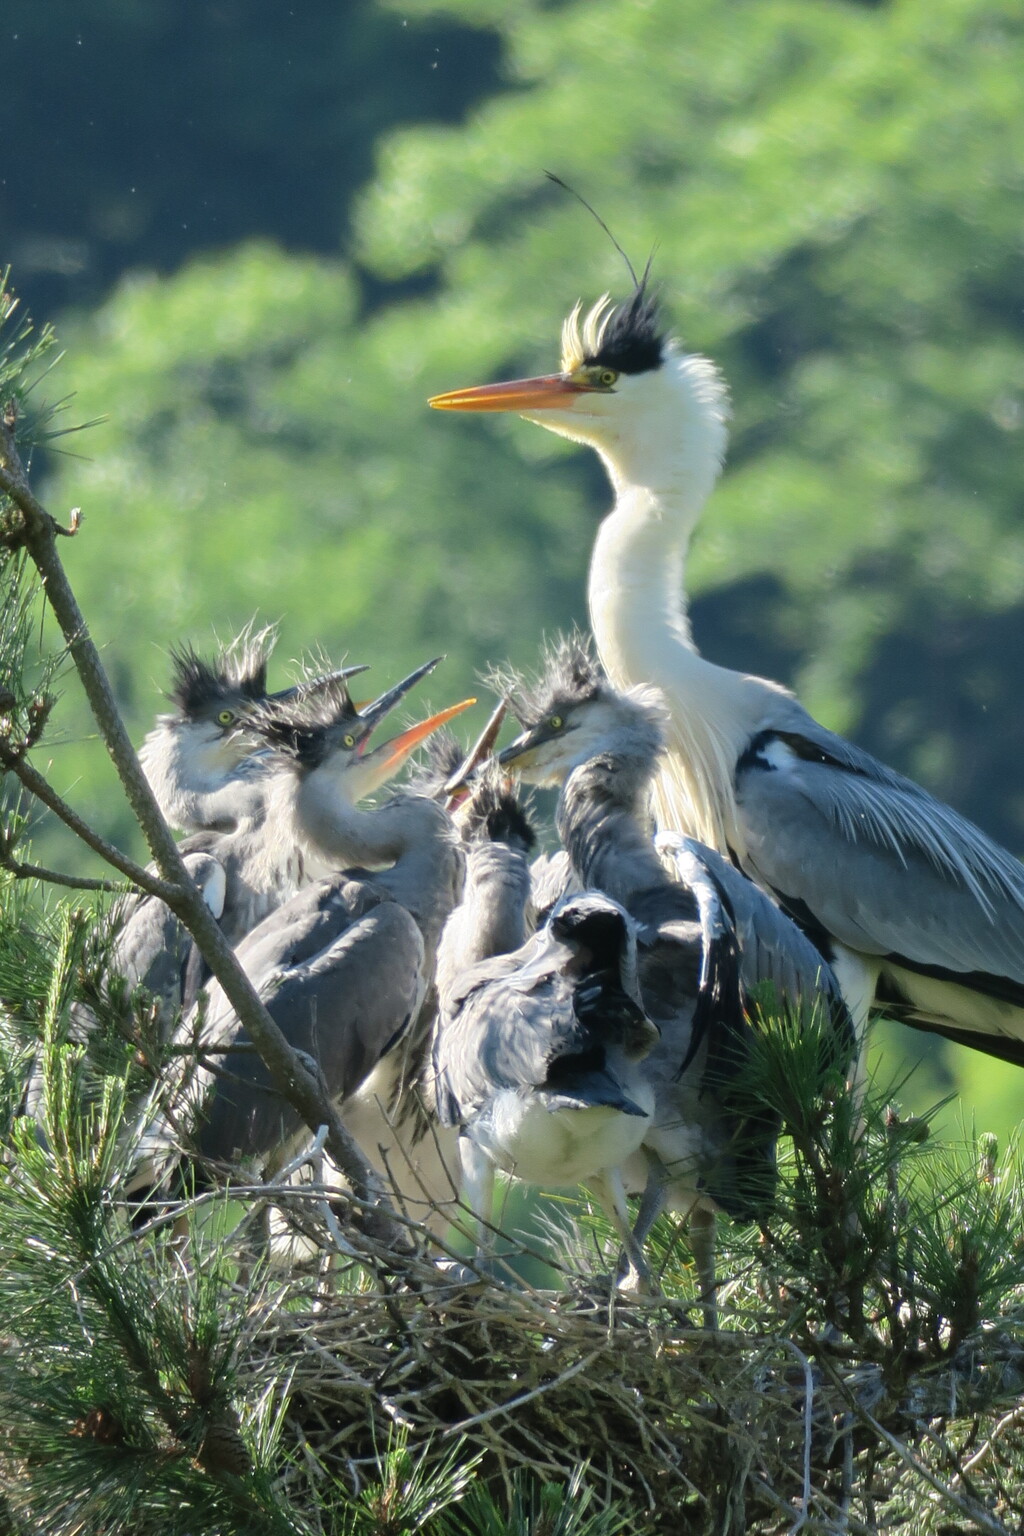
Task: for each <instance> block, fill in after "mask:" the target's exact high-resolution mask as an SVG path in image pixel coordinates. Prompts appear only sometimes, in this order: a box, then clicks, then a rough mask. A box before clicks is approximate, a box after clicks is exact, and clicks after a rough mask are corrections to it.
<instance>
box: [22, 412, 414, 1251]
mask: <svg viewBox="0 0 1024 1536" xmlns="http://www.w3.org/2000/svg"><path fill="white" fill-rule="evenodd" d="M14 425H15V412H14V407H13V404H8V406H7V407H6V408H5V411H4V417H3V421H2V423H0V491H2V492H3V493H4V494H5V495H6V496H7V497H8V498H9V500H10V501H11V502H12V503H13V504H14V506H15V507H16V508H17V510H18V512H19V513H20V526H17V527H14V528H10V527H8V528H7V529H6V530H5V531H4V537H5V539H6V541H7V542H8V543H9V544H10V545H11V547H18V546H23V547H24V548H25V549H26V550H27V552H28V554H29V556H30V557H31V559H32V561H33V563H34V564H35V566H36V569H37V570H38V571H39V574H40V576H41V578H42V581H43V585H44V588H45V591H46V597H47V601H48V602H49V604H50V606H51V608H52V609H53V612H54V615H55V617H56V619H57V623H58V625H59V626H60V629H61V633H62V634H63V636H64V639H65V641H66V643H67V647H68V650H69V652H70V654H71V657H72V660H73V662H74V664H75V667H76V669H77V672H78V675H79V678H80V680H81V683H82V686H83V688H84V690H85V694H86V697H87V699H88V701H89V704H90V707H91V709H92V712H93V715H94V717H95V720H96V723H97V725H98V726H99V729H100V734H101V735H102V737H103V741H104V744H105V746H106V748H107V751H108V753H109V754H110V757H111V760H112V761H113V764H114V767H115V769H116V770H117V774H118V777H119V778H120V780H121V783H122V786H123V788H124V791H125V794H126V796H127V799H128V803H129V805H130V806H131V808H132V810H133V812H134V813H135V816H136V819H137V820H138V822H139V825H140V827H141V828H142V831H143V835H144V836H145V839H146V842H147V844H148V846H149V849H150V852H151V854H152V856H153V860H154V862H155V864H156V866H157V869H158V871H159V873H160V877H161V879H162V881H163V882H165V886H164V892H165V893H164V892H161V893H159V894H161V895H162V899H163V900H165V901H166V902H167V905H168V906H169V907H170V908H171V910H172V911H173V912H174V913H175V915H176V916H177V917H179V918H180V919H181V921H182V922H183V923H184V925H185V927H186V928H187V929H188V931H189V932H190V933H191V935H192V937H193V938H194V939H195V941H196V944H197V945H198V947H199V950H200V953H201V954H202V956H203V958H204V959H205V961H206V962H207V964H208V965H209V967H210V970H211V971H212V973H213V975H214V976H215V977H216V979H217V981H218V982H219V983H220V985H221V986H222V987H223V989H224V993H225V996H226V997H227V998H228V1000H229V1001H230V1003H231V1005H232V1007H233V1008H234V1009H235V1011H236V1013H237V1014H238V1017H239V1019H240V1020H241V1022H242V1024H243V1025H244V1027H245V1028H246V1030H247V1031H248V1033H249V1035H250V1038H251V1039H252V1040H253V1042H254V1044H255V1045H256V1048H257V1049H258V1050H259V1052H260V1055H261V1056H262V1057H263V1060H264V1061H265V1063H266V1065H267V1068H268V1070H269V1071H270V1073H271V1075H272V1076H273V1078H274V1080H275V1083H276V1084H277V1086H278V1087H279V1088H280V1090H281V1092H282V1093H283V1094H284V1096H285V1098H287V1100H288V1102H289V1103H290V1104H291V1105H292V1106H293V1107H294V1108H295V1110H296V1111H297V1112H298V1113H299V1114H300V1115H301V1117H302V1119H303V1120H304V1121H305V1123H306V1124H307V1125H308V1126H309V1127H310V1129H311V1130H312V1131H314V1132H316V1131H317V1130H318V1129H319V1127H320V1126H321V1125H326V1126H327V1128H328V1134H327V1149H328V1152H329V1153H330V1156H331V1158H332V1159H333V1161H334V1162H335V1164H336V1165H337V1167H338V1168H339V1170H340V1171H341V1173H342V1174H343V1175H344V1176H345V1178H346V1179H347V1180H348V1181H349V1183H350V1184H351V1186H352V1189H353V1192H354V1193H355V1194H356V1196H357V1197H358V1198H359V1199H362V1200H367V1201H372V1202H373V1203H374V1204H375V1205H376V1206H377V1207H378V1208H379V1210H380V1212H381V1214H382V1217H383V1219H384V1220H385V1223H386V1224H387V1215H388V1214H389V1213H390V1205H389V1202H388V1201H387V1198H386V1196H385V1194H384V1191H383V1188H382V1186H381V1183H380V1180H379V1179H378V1178H377V1176H376V1175H375V1174H374V1172H373V1170H372V1169H371V1168H370V1165H369V1163H368V1162H367V1161H366V1159H365V1158H364V1157H363V1155H362V1153H361V1152H360V1151H359V1149H358V1147H357V1146H356V1144H355V1142H354V1141H353V1140H352V1138H351V1136H350V1135H349V1134H348V1132H347V1131H346V1129H345V1127H344V1126H343V1125H342V1123H341V1120H340V1118H339V1116H338V1113H337V1110H336V1109H335V1107H334V1105H333V1104H332V1103H331V1101H330V1099H329V1098H328V1097H327V1095H326V1093H325V1092H324V1091H323V1087H322V1085H321V1083H320V1082H319V1081H318V1080H317V1078H316V1077H315V1076H314V1074H313V1073H312V1072H311V1071H310V1070H309V1069H308V1068H307V1067H306V1066H305V1065H304V1064H303V1062H302V1061H301V1060H300V1059H299V1057H298V1056H297V1055H296V1053H295V1052H294V1051H293V1050H292V1049H291V1047H290V1046H289V1044H288V1041H287V1040H286V1039H285V1036H284V1035H283V1034H282V1033H281V1031H280V1030H279V1029H278V1027H277V1025H276V1024H275V1023H274V1020H273V1019H272V1018H271V1017H270V1014H269V1013H268V1012H267V1010H266V1008H265V1007H264V1005H263V1003H262V1002H261V1001H260V999H259V997H258V996H257V994H256V992H255V990H254V989H253V987H252V985H251V984H250V982H249V979H248V977H247V976H246V974H245V972H244V971H243V969H242V967H241V966H240V964H239V963H238V960H237V958H236V956H235V954H234V951H233V950H232V949H231V947H230V945H229V944H228V942H227V940H226V939H225V938H224V935H223V934H222V933H221V930H220V928H219V926H218V925H217V923H216V921H215V919H214V918H213V915H212V914H211V912H210V911H209V909H208V907H207V906H206V904H205V902H204V901H203V899H202V896H201V894H200V892H199V891H198V890H197V889H196V887H195V886H194V885H193V883H192V881H191V880H190V878H189V875H188V871H187V870H186V868H185V865H184V863H183V862H182V858H181V854H180V852H179V850H178V845H177V843H176V842H175V841H174V838H173V837H172V835H171V832H170V829H169V828H168V826H167V823H166V822H165V821H164V818H163V815H162V814H161V811H160V807H159V806H158V804H157V802H156V798H155V796H154V795H153V791H152V789H151V788H150V785H149V782H148V780H147V779H146V776H145V774H144V773H143V771H142V767H141V765H140V763H139V760H138V757H137V755H136V753H135V749H134V748H133V746H132V744H131V741H130V739H129V737H128V734H127V731H126V730H125V727H124V723H123V721H122V719H121V715H120V711H119V710H118V707H117V702H116V700H115V698H114V694H113V689H112V688H111V686H110V681H109V679H108V677H107V675H106V671H105V669H104V666H103V663H102V661H101V659H100V655H99V652H98V650H97V648H96V646H95V644H94V643H93V640H92V637H91V636H90V634H89V630H88V626H87V624H86V622H85V618H84V616H83V614H82V611H81V609H80V608H79V606H78V601H77V599H76V597H75V594H74V592H73V590H72V587H71V583H70V581H69V580H68V577H67V573H66V572H65V570H64V565H63V562H62V560H61V558H60V554H59V553H58V550H57V538H58V536H59V535H60V534H63V533H74V532H75V530H76V529H77V527H78V522H77V519H76V520H74V521H73V526H72V528H71V529H69V530H64V529H62V528H60V526H59V525H58V523H57V522H56V520H55V519H54V518H53V517H52V516H51V515H50V513H49V512H48V511H47V510H46V508H45V507H44V506H43V505H42V503H41V502H39V501H38V500H37V499H36V497H35V496H34V495H33V493H32V491H31V488H30V487H29V484H28V480H27V477H26V475H25V471H24V467H23V465H22V463H21V459H20V457H19V455H18V451H17V448H16V445H15V440H14ZM21 767H22V768H27V767H28V765H26V764H22V765H21ZM15 771H16V772H17V771H18V770H17V769H16V770H15ZM33 774H34V770H33ZM19 777H22V775H21V773H19ZM40 777H41V776H40ZM22 782H23V783H25V782H26V780H25V778H24V777H22ZM27 787H28V786H27ZM33 793H35V790H33ZM83 825H84V823H83ZM93 836H95V834H93ZM93 846H95V844H93ZM97 851H99V850H97ZM103 856H104V857H107V855H106V853H104V854H103ZM119 857H120V856H119ZM110 862H112V863H114V867H115V868H119V867H121V866H120V864H119V863H118V862H117V861H114V860H111V861H110ZM122 872H124V871H123V870H122ZM143 873H144V874H145V872H143ZM133 878H134V876H133ZM145 880H146V883H144V884H143V889H146V888H148V884H149V882H150V881H151V880H152V877H151V876H146V877H145Z"/></svg>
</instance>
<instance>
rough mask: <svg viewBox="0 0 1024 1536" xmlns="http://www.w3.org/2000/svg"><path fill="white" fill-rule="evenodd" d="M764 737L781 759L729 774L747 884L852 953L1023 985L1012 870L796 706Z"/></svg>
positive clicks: (1022, 913)
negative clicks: (775, 742)
mask: <svg viewBox="0 0 1024 1536" xmlns="http://www.w3.org/2000/svg"><path fill="white" fill-rule="evenodd" d="M770 734H774V735H776V736H778V737H779V739H780V740H781V741H782V743H783V744H784V746H786V747H788V748H789V749H790V753H791V755H790V756H789V757H788V760H785V761H783V760H782V759H781V758H780V765H779V766H777V767H774V768H767V769H766V768H765V767H764V766H761V765H759V764H758V762H757V761H756V758H755V757H754V756H752V755H751V754H747V755H745V757H744V758H743V759H741V760H740V764H739V766H738V769H737V775H736V797H737V805H738V811H739V816H740V820H741V823H742V826H743V829H744V833H745V836H746V840H747V858H746V860H745V862H746V864H747V866H748V868H749V871H750V873H751V874H752V875H753V876H754V877H755V878H756V879H757V880H759V881H760V882H761V883H762V884H765V885H767V886H769V887H770V888H771V889H772V890H774V891H775V892H777V893H778V894H779V896H780V898H781V899H782V900H783V901H784V902H785V903H793V904H794V905H797V904H800V905H802V906H803V908H805V909H806V910H807V912H808V913H809V914H810V915H811V916H812V917H813V918H814V919H815V920H816V921H817V922H818V923H820V924H821V926H822V927H823V928H824V929H825V930H827V932H828V933H830V934H832V935H834V937H835V938H837V939H839V940H840V941H841V942H842V943H843V944H846V945H848V946H849V947H850V948H851V949H855V950H860V951H863V952H866V953H869V954H876V955H880V956H882V955H894V956H900V957H902V958H904V959H905V960H906V961H908V962H909V963H910V964H911V965H917V966H922V967H928V966H935V967H941V968H944V969H946V970H950V971H961V972H982V973H988V974H991V975H995V976H1000V977H1006V978H1009V979H1011V980H1012V981H1014V982H1016V983H1019V984H1021V985H1024V866H1022V865H1021V864H1020V863H1019V862H1018V861H1017V860H1016V859H1014V858H1013V857H1012V855H1010V854H1009V853H1008V852H1007V851H1006V850H1005V849H1003V848H1000V847H999V846H998V844H996V843H994V842H992V840H991V839H990V838H988V837H986V835H985V833H984V832H982V831H981V830H980V829H979V828H978V827H976V826H974V825H973V824H972V823H971V822H969V821H967V820H966V819H965V818H964V817H962V816H960V815H958V814H957V812H955V811H954V810H952V809H951V808H950V807H949V806H946V805H943V804H942V803H941V802H940V801H938V800H935V799H934V798H933V797H932V796H931V795H929V794H927V792H926V791H925V790H923V789H921V788H920V786H918V785H916V784H914V783H912V782H911V781H910V780H908V779H904V778H902V777H901V776H900V775H899V774H896V773H894V772H893V771H892V770H891V769H888V768H886V767H885V766H884V765H883V764H881V763H879V762H877V761H876V759H875V758H873V757H871V755H870V754H869V753H867V752H862V751H861V750H860V749H859V748H856V747H854V746H852V745H851V743H849V742H846V741H844V740H843V739H842V738H841V737H839V736H833V735H832V733H831V732H829V731H826V730H824V729H823V728H822V727H821V726H819V725H817V724H816V722H815V721H814V720H812V719H811V717H810V716H809V715H807V714H806V712H805V711H803V710H802V709H800V707H799V706H798V705H797V704H795V702H794V703H792V704H788V703H787V707H786V709H785V710H784V711H782V713H781V718H780V719H779V721H778V722H777V723H775V722H773V725H772V727H771V728H770ZM1021 1000H1022V1001H1024V996H1022V999H1021Z"/></svg>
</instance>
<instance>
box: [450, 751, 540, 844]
mask: <svg viewBox="0 0 1024 1536" xmlns="http://www.w3.org/2000/svg"><path fill="white" fill-rule="evenodd" d="M455 819H456V822H457V824H458V827H459V830H460V832H461V833H462V836H463V838H464V839H465V840H466V842H481V843H484V842H486V843H508V844H509V845H510V846H511V847H513V848H520V849H522V851H523V852H524V853H530V852H532V850H533V847H534V845H535V844H536V841H537V836H536V833H535V832H534V830H533V827H532V825H531V823H530V817H529V814H528V809H527V806H526V805H525V804H524V803H523V801H522V797H521V796H520V795H519V794H518V793H517V792H516V789H515V787H514V786H513V784H512V782H511V780H510V779H509V777H508V774H507V773H505V771H504V770H503V769H502V768H500V767H499V765H498V764H497V763H496V762H495V761H494V760H493V758H492V759H491V760H490V761H489V762H486V763H484V764H482V765H481V767H480V768H479V769H478V770H477V772H476V774H475V775H474V777H473V782H472V787H471V789H470V792H469V794H468V795H467V796H466V799H465V800H464V801H463V802H462V804H461V805H460V806H459V808H458V811H457V812H456V815H455Z"/></svg>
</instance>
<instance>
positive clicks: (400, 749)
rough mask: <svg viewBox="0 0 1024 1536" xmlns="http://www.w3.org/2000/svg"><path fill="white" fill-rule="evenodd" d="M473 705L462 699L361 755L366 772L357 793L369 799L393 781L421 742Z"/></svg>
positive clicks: (469, 701) (473, 702) (361, 763)
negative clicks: (372, 794)
mask: <svg viewBox="0 0 1024 1536" xmlns="http://www.w3.org/2000/svg"><path fill="white" fill-rule="evenodd" d="M475 703H476V699H463V700H462V702H461V704H450V705H449V706H448V708H447V709H442V710H439V711H438V713H437V714H436V715H430V716H429V717H428V718H427V719H426V720H421V721H420V722H419V724H418V725H411V726H410V727H409V729H408V730H407V731H403V732H402V733H401V735H400V736H396V737H394V739H393V740H392V741H386V742H385V743H384V744H383V746H380V747H376V748H375V749H374V750H373V751H372V752H365V753H360V758H361V761H360V769H361V770H369V771H368V772H367V773H366V774H365V778H364V775H363V773H362V772H361V773H360V780H361V783H360V793H361V795H368V794H370V793H371V792H372V791H373V790H374V789H377V788H379V787H380V785H382V784H386V783H387V781H388V779H392V778H394V776H395V774H396V773H397V772H398V770H399V769H400V768H401V767H402V765H403V763H405V762H407V760H408V759H409V758H410V757H411V756H412V754H413V753H414V752H415V750H416V748H417V747H418V746H419V745H420V743H421V742H424V741H426V739H427V737H428V736H432V735H433V733H434V732H435V731H436V730H437V729H438V728H439V727H440V726H442V725H447V723H448V721H449V720H454V719H455V716H456V715H461V714H462V712H463V710H464V709H469V708H470V707H471V706H472V705H474V704H475Z"/></svg>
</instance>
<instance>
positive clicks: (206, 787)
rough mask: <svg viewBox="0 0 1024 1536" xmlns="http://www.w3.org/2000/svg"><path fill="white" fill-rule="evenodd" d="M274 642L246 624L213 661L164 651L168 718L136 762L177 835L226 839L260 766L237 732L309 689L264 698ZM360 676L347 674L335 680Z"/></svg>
mask: <svg viewBox="0 0 1024 1536" xmlns="http://www.w3.org/2000/svg"><path fill="white" fill-rule="evenodd" d="M276 639H277V631H276V628H275V626H274V625H267V626H266V627H265V628H263V629H260V630H257V629H255V627H254V626H253V624H251V623H250V624H247V625H246V627H245V628H244V629H243V630H242V631H241V632H240V633H239V634H238V635H236V636H235V638H234V640H232V641H231V642H230V644H229V645H227V646H224V647H223V648H222V649H221V651H220V652H219V653H218V654H217V655H216V656H215V657H214V659H213V660H212V661H207V660H206V659H205V658H204V657H202V656H200V655H199V653H198V652H197V651H196V650H194V649H193V647H192V646H190V645H181V646H172V647H171V653H170V654H171V670H172V681H171V691H170V694H169V698H170V701H171V703H172V704H173V706H174V709H173V713H170V714H164V715H158V716H157V721H156V724H155V726H154V727H153V729H152V730H151V731H150V732H149V734H148V735H147V737H146V739H145V741H144V742H143V743H142V746H141V748H140V750H139V761H140V762H141V764H142V767H143V770H144V772H145V774H146V777H147V778H148V779H149V782H150V786H151V787H152V790H153V793H154V794H155V795H156V797H157V800H158V801H159V803H160V809H161V810H162V811H163V813H164V816H165V818H166V820H167V822H168V824H169V825H170V826H172V827H174V828H175V829H176V830H177V831H179V832H199V831H204V830H210V831H221V832H226V831H230V830H231V829H232V827H233V826H234V825H235V824H236V823H237V821H238V819H239V816H240V815H243V814H246V812H247V802H248V794H247V790H248V783H249V781H250V780H251V779H252V777H253V776H254V774H258V771H259V766H260V765H259V762H258V761H254V755H253V744H252V742H251V741H250V740H249V738H248V737H246V735H245V734H244V732H243V731H242V730H241V729H240V726H241V725H242V723H243V722H244V720H245V717H246V715H247V714H248V713H249V711H250V710H251V709H252V708H253V706H254V705H256V704H259V703H260V702H262V700H264V699H267V698H269V699H284V698H289V697H292V696H294V695H295V694H296V693H298V692H300V691H301V690H302V689H303V688H304V687H306V686H310V684H297V685H295V686H293V687H291V688H285V689H282V690H280V691H279V692H277V693H268V691H267V664H268V661H269V658H270V653H271V650H272V649H273V646H274V643H275V641H276ZM365 670H366V668H365V667H362V666H356V667H346V668H344V669H342V671H341V672H340V674H338V675H340V676H342V677H352V676H354V675H355V674H356V673H358V672H364V671H365ZM332 675H333V674H332ZM312 685H313V686H315V685H316V681H315V680H313V682H312Z"/></svg>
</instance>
